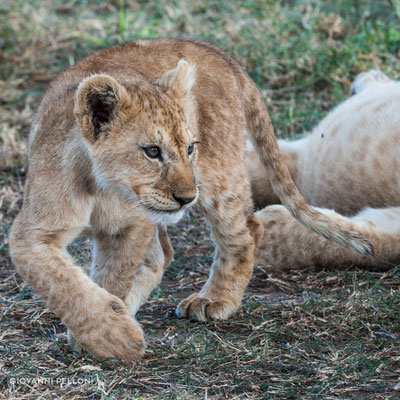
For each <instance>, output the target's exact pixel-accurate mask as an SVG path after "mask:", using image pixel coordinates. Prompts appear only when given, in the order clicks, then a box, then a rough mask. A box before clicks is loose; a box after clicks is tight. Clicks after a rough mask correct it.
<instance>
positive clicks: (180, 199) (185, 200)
mask: <svg viewBox="0 0 400 400" xmlns="http://www.w3.org/2000/svg"><path fill="white" fill-rule="evenodd" d="M172 197H173V198H174V200H175V201H176V202H177V203H178V204H179V205H180V207H183V206H186V205H189V204H190V203H193V202H194V201H195V200H196V197H197V193H196V194H195V195H194V196H180V195H176V194H175V193H172Z"/></svg>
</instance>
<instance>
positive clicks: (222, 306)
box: [176, 293, 240, 321]
mask: <svg viewBox="0 0 400 400" xmlns="http://www.w3.org/2000/svg"><path fill="white" fill-rule="evenodd" d="M239 306H240V304H239V305H235V304H232V303H230V302H228V301H225V300H211V299H209V298H207V297H203V296H201V295H200V294H198V293H195V294H192V295H191V296H189V297H188V298H186V299H185V300H182V301H181V302H180V303H179V305H178V307H177V309H176V315H177V316H178V317H179V318H193V319H197V320H199V321H206V320H207V319H227V318H229V317H230V316H231V315H232V314H233V313H234V312H235V311H237V310H238V308H239Z"/></svg>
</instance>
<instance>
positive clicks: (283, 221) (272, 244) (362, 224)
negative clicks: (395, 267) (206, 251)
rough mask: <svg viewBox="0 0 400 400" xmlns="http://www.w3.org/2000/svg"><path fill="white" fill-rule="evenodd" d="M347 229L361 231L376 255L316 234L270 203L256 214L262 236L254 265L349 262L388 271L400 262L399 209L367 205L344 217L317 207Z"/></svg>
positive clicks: (282, 267)
mask: <svg viewBox="0 0 400 400" xmlns="http://www.w3.org/2000/svg"><path fill="white" fill-rule="evenodd" d="M318 210H319V211H320V212H322V213H324V214H327V215H329V216H330V217H331V218H333V219H334V220H336V221H337V222H339V223H340V224H342V225H343V226H344V227H345V228H346V229H350V230H356V231H359V232H361V233H362V234H364V235H365V236H366V237H367V238H368V239H369V240H370V241H371V242H372V244H373V245H374V248H375V256H370V255H364V256H363V255H360V254H357V253H355V252H352V251H350V250H347V249H345V248H343V247H341V246H338V245H336V244H334V243H332V242H331V241H329V240H327V239H325V238H323V237H321V236H319V235H317V234H316V233H314V232H312V231H310V230H309V229H307V228H305V227H304V226H303V225H302V224H300V223H299V222H298V221H297V220H296V219H295V218H294V217H293V216H292V215H291V214H290V213H289V212H288V211H287V209H286V208H285V207H283V206H279V205H277V206H269V207H266V208H264V209H263V210H261V211H259V212H257V213H256V215H257V216H258V218H259V219H260V221H261V223H262V225H263V227H264V235H263V237H262V239H261V241H260V243H259V245H258V248H257V250H256V260H255V262H256V263H257V264H264V265H271V266H272V267H273V268H274V269H276V270H278V271H279V270H280V271H284V270H290V269H299V268H304V267H307V266H311V265H314V266H317V267H322V268H340V267H343V266H348V265H351V264H354V265H358V266H360V267H364V268H368V269H375V270H387V269H390V268H391V263H398V262H399V261H400V208H398V207H393V208H384V209H371V208H367V209H365V210H363V211H361V212H360V213H358V214H357V215H355V216H354V217H351V218H346V217H343V216H341V215H339V214H337V213H335V212H334V211H332V210H328V209H318Z"/></svg>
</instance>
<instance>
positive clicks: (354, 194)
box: [297, 82, 400, 214]
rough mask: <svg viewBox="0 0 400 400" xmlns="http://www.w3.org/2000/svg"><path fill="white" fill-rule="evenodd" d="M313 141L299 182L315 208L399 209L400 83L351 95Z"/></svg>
mask: <svg viewBox="0 0 400 400" xmlns="http://www.w3.org/2000/svg"><path fill="white" fill-rule="evenodd" d="M308 141H309V144H308V146H307V147H305V148H304V151H303V152H302V156H301V158H300V160H299V165H298V173H299V175H298V178H297V183H298V185H299V187H300V189H301V191H302V193H304V194H306V197H307V200H308V201H310V202H311V203H312V204H313V205H315V206H324V207H331V208H334V209H335V210H336V211H338V212H341V213H345V214H351V213H354V212H356V211H357V210H359V209H360V208H363V207H365V206H370V207H386V206H396V205H399V199H400V166H399V156H400V83H396V82H391V83H386V84H378V85H374V86H371V87H370V88H368V89H365V90H364V91H362V92H361V93H359V94H357V95H356V96H354V97H351V98H350V99H348V100H347V101H345V102H344V103H342V104H341V105H339V106H338V107H337V108H335V109H334V110H333V111H332V112H331V113H330V114H329V115H328V116H327V117H326V118H324V119H323V120H322V121H321V123H320V124H319V125H318V126H317V127H316V128H315V129H314V131H313V132H312V134H311V135H310V137H309V138H308Z"/></svg>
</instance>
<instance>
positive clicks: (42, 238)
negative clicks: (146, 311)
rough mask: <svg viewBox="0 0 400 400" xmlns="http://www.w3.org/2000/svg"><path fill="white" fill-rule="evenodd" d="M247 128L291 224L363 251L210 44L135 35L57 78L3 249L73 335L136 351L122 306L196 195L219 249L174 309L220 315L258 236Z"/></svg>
mask: <svg viewBox="0 0 400 400" xmlns="http://www.w3.org/2000/svg"><path fill="white" fill-rule="evenodd" d="M183 58H185V59H186V60H184V59H183ZM246 131H247V132H249V133H250V135H251V137H252V139H253V141H254V143H255V148H256V149H257V151H258V154H259V156H260V158H261V160H262V163H263V165H265V167H266V168H267V170H268V172H269V176H270V179H271V182H272V185H273V187H274V189H275V191H276V193H277V195H278V196H279V198H280V199H281V201H282V203H283V204H285V205H286V206H287V207H288V208H289V210H290V212H291V213H293V215H294V216H295V217H296V218H297V219H299V220H300V221H301V222H302V223H303V224H304V225H306V226H307V227H309V228H311V229H313V230H315V231H316V232H318V233H319V234H321V235H323V236H325V237H327V238H329V239H331V240H334V241H335V242H337V243H340V244H343V245H345V246H347V247H348V248H350V249H353V250H355V251H358V252H360V253H362V254H364V253H371V252H372V247H371V244H370V243H369V242H368V240H366V239H365V238H364V237H363V236H362V235H360V234H359V233H357V232H354V231H348V230H347V229H343V228H342V227H341V226H340V225H339V224H337V223H335V222H333V221H332V220H331V219H330V218H329V217H327V216H325V215H323V214H320V213H318V212H317V211H315V210H313V209H312V208H311V207H309V206H308V205H307V203H306V202H305V201H304V199H303V197H302V196H301V195H300V193H299V191H298V190H297V188H296V186H295V185H294V183H293V181H292V178H291V176H290V174H289V171H288V169H287V168H286V166H285V164H284V161H283V160H282V158H281V156H280V154H279V150H278V147H277V143H276V139H275V136H274V133H273V128H272V125H271V122H270V119H269V116H268V113H267V110H266V108H265V105H264V102H263V100H262V98H261V96H260V94H259V92H258V90H257V88H256V86H255V85H254V83H253V82H252V81H251V80H250V78H249V77H248V76H247V74H246V73H245V72H244V71H243V70H242V69H241V68H240V67H239V65H238V64H237V63H236V62H235V61H233V60H232V59H231V58H230V57H229V56H227V55H226V54H225V53H224V52H222V51H221V50H220V49H218V48H217V47H215V46H212V45H210V44H207V43H202V42H198V41H192V40H183V39H174V40H140V41H137V42H132V43H127V44H124V45H118V46H115V47H111V48H108V49H104V50H102V51H99V52H97V53H95V54H94V55H92V56H90V57H88V58H86V59H84V60H82V61H81V62H79V63H77V64H76V65H75V66H74V67H72V68H71V69H69V70H67V71H65V72H64V73H62V74H60V75H59V76H58V77H57V78H56V79H55V80H54V81H53V83H52V84H51V86H50V88H49V90H48V91H47V93H46V95H45V96H44V98H43V100H42V103H41V105H40V108H39V111H38V114H37V117H36V119H35V121H34V122H33V126H32V133H31V137H30V165H29V174H28V181H27V184H26V190H25V199H24V204H23V207H22V210H21V212H20V214H19V215H18V217H17V219H16V220H15V222H14V225H13V227H12V232H11V236H10V249H11V256H12V259H13V261H14V263H15V265H16V268H17V270H18V271H19V273H20V274H21V275H22V276H23V277H24V278H25V279H26V281H27V282H28V283H29V285H30V286H31V287H32V288H33V289H34V290H35V291H36V292H37V293H38V294H39V295H40V296H41V297H42V298H43V299H44V301H45V302H46V304H47V305H48V307H49V308H50V309H51V310H52V311H53V312H54V313H55V314H56V315H57V316H59V317H60V318H61V319H62V321H63V323H64V324H65V325H66V326H67V327H68V328H69V330H70V337H71V338H72V337H73V338H74V340H73V342H75V343H78V344H80V345H82V346H83V347H84V348H85V349H86V350H88V351H90V352H91V353H93V354H94V355H95V356H97V357H99V358H103V357H118V358H121V359H123V360H126V361H130V360H137V359H138V358H140V356H141V355H142V354H143V350H144V339H143V332H142V329H141V327H140V326H139V324H138V322H137V321H136V320H135V319H134V318H132V317H131V316H130V315H129V311H128V308H127V306H126V304H125V303H124V300H125V301H126V303H127V304H128V305H129V307H130V308H131V311H132V310H133V311H132V314H133V313H134V311H135V310H136V309H137V307H138V304H139V303H140V302H141V301H142V300H143V299H144V298H146V297H147V295H148V293H149V290H151V288H152V286H154V285H155V284H156V282H157V281H158V280H159V279H160V274H157V273H154V274H153V272H152V266H156V267H157V265H158V266H159V265H166V264H168V262H169V258H170V256H171V252H170V250H171V249H170V245H169V243H168V239H167V238H166V235H165V234H164V235H163V233H162V232H161V234H160V235H158V234H157V229H156V228H155V224H154V223H158V224H171V223H175V222H177V221H178V220H179V219H180V218H181V217H182V215H183V214H184V213H185V211H186V210H187V209H188V207H190V206H192V205H193V204H195V203H196V202H197V203H198V204H199V206H200V208H201V209H202V210H203V212H204V213H205V214H206V216H207V218H208V221H209V223H210V225H211V228H212V232H213V237H214V239H215V242H216V246H217V249H216V252H215V259H214V262H213V265H212V268H211V273H210V277H209V279H208V281H207V282H206V284H205V285H204V287H203V289H202V290H201V292H200V293H198V294H193V295H192V296H190V297H189V298H187V299H185V300H183V301H182V302H181V303H180V304H179V306H178V309H177V313H178V315H180V316H182V317H192V318H196V319H199V320H205V319H206V318H216V319H224V318H228V317H229V316H230V315H231V314H232V313H233V312H235V311H236V310H237V309H238V307H239V306H240V303H241V300H242V296H243V292H244V290H245V288H246V286H247V284H248V282H249V279H250V276H251V273H252V268H253V263H254V250H255V247H256V245H257V242H258V240H259V238H260V236H261V234H262V227H261V225H260V223H259V222H258V219H257V218H256V217H255V216H254V213H253V203H252V200H251V192H250V182H249V177H248V171H247V168H246V163H245V158H246V151H245V142H246V134H245V132H246ZM151 221H153V222H151ZM82 233H84V234H87V235H90V236H91V237H92V238H93V263H92V269H91V278H92V279H90V278H89V277H88V276H87V275H86V274H85V273H84V272H83V271H82V270H81V269H80V268H78V267H77V266H76V265H75V264H74V262H73V260H72V258H71V257H70V256H69V255H68V253H67V252H66V246H67V245H68V244H69V243H70V242H71V241H72V240H73V239H74V238H75V237H76V236H77V235H79V234H82ZM154 255H156V256H154ZM143 260H147V262H146V261H145V262H143ZM155 270H157V268H155ZM149 277H150V278H149ZM132 290H133V292H134V295H129V293H130V292H131V291H132ZM71 340H72V339H71Z"/></svg>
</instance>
